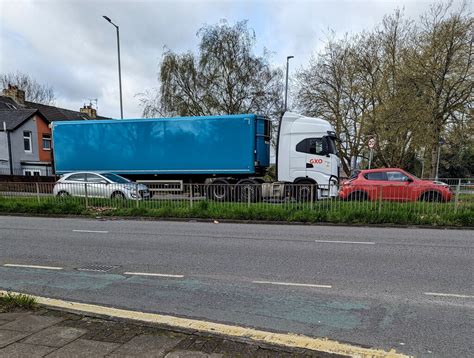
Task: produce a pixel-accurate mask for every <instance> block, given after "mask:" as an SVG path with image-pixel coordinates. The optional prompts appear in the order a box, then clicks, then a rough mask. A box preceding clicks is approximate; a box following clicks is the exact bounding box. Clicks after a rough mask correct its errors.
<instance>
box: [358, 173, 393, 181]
mask: <svg viewBox="0 0 474 358" xmlns="http://www.w3.org/2000/svg"><path fill="white" fill-rule="evenodd" d="M364 177H365V179H367V180H388V179H387V173H386V172H372V173H366V174H365V175H364Z"/></svg>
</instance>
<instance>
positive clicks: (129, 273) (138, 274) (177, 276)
mask: <svg viewBox="0 0 474 358" xmlns="http://www.w3.org/2000/svg"><path fill="white" fill-rule="evenodd" d="M123 274H124V275H133V276H156V277H174V278H183V277H184V275H168V274H164V273H148V272H124V273H123Z"/></svg>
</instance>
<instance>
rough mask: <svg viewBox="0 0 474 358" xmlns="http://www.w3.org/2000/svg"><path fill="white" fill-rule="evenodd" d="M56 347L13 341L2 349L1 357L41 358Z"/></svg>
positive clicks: (0, 351) (0, 350)
mask: <svg viewBox="0 0 474 358" xmlns="http://www.w3.org/2000/svg"><path fill="white" fill-rule="evenodd" d="M55 349H56V348H53V347H45V346H39V345H31V344H24V343H13V344H10V345H9V346H7V347H5V348H3V349H0V357H8V358H25V357H28V358H40V357H44V356H45V355H46V354H48V353H51V352H52V351H54V350H55Z"/></svg>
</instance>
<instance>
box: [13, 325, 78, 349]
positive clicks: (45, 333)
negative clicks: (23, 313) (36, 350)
mask: <svg viewBox="0 0 474 358" xmlns="http://www.w3.org/2000/svg"><path fill="white" fill-rule="evenodd" d="M85 333H87V331H86V330H85V329H78V328H72V327H62V326H54V327H48V328H46V329H43V330H42V331H39V332H37V333H35V334H33V335H31V336H29V337H28V338H26V339H25V340H23V341H22V343H28V344H42V345H44V346H48V347H58V348H59V347H62V346H65V345H66V344H68V343H70V342H72V341H73V340H75V339H77V338H79V337H80V336H82V335H84V334H85Z"/></svg>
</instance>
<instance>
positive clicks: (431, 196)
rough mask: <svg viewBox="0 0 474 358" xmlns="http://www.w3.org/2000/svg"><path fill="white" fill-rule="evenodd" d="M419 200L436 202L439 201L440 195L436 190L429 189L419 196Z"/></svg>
mask: <svg viewBox="0 0 474 358" xmlns="http://www.w3.org/2000/svg"><path fill="white" fill-rule="evenodd" d="M420 201H428V202H431V203H435V202H436V203H438V202H440V201H441V195H440V194H439V193H438V192H436V191H429V192H427V193H424V194H423V195H422V196H421V198H420Z"/></svg>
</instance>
